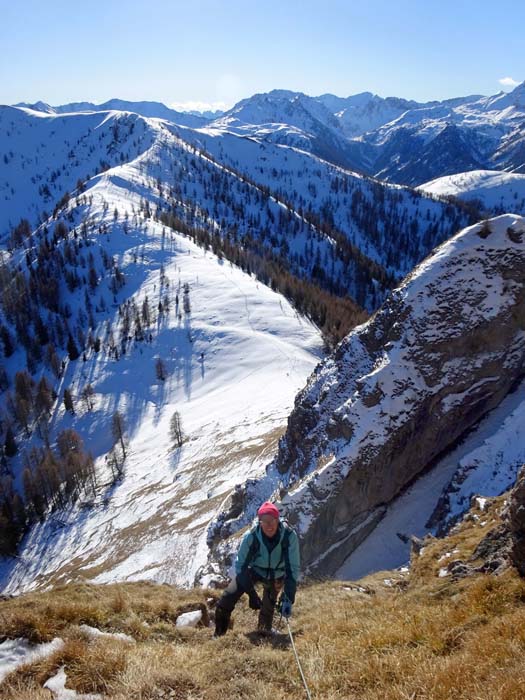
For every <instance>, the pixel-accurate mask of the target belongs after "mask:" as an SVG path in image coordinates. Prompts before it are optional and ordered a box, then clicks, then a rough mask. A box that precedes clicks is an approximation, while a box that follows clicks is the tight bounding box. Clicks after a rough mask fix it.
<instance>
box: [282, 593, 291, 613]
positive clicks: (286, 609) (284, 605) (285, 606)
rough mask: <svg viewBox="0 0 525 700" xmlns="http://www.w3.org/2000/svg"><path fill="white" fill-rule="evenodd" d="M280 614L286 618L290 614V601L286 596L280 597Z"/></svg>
mask: <svg viewBox="0 0 525 700" xmlns="http://www.w3.org/2000/svg"><path fill="white" fill-rule="evenodd" d="M281 615H282V616H283V617H286V618H288V617H291V616H292V603H291V601H290V600H289V599H288V598H287V597H286V596H283V597H282V598H281Z"/></svg>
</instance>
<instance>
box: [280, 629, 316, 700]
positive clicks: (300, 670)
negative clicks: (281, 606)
mask: <svg viewBox="0 0 525 700" xmlns="http://www.w3.org/2000/svg"><path fill="white" fill-rule="evenodd" d="M284 619H285V620H286V624H287V626H288V634H289V635H290V641H291V642H292V649H293V653H294V654H295V660H296V661H297V667H298V668H299V673H300V674H301V678H302V681H303V685H304V689H305V690H306V697H307V698H308V700H312V696H311V695H310V691H309V690H308V686H307V684H306V679H305V677H304V673H303V669H302V668H301V662H300V661H299V657H298V655H297V649H296V648H295V644H294V641H293V635H292V629H291V627H290V621H289V620H288V618H287V617H285V618H284Z"/></svg>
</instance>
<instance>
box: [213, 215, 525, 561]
mask: <svg viewBox="0 0 525 700" xmlns="http://www.w3.org/2000/svg"><path fill="white" fill-rule="evenodd" d="M524 373H525V219H523V218H521V217H519V216H512V215H505V216H500V217H497V218H496V219H492V220H491V221H490V222H489V224H488V225H487V224H478V225H475V226H472V227H469V228H467V229H465V230H463V231H462V232H460V233H459V234H457V235H456V236H455V237H453V238H452V239H451V240H450V241H448V242H447V243H445V244H443V245H442V246H441V247H440V248H438V249H437V250H436V251H435V252H434V254H433V255H431V256H430V257H429V258H427V260H425V261H424V262H423V263H421V265H419V266H418V267H417V268H416V269H415V270H414V272H413V273H412V274H411V275H410V276H409V277H408V278H406V279H405V281H404V282H403V283H402V284H401V286H400V287H399V288H397V289H396V290H394V292H393V293H392V295H391V297H390V298H389V299H388V300H387V302H386V303H385V304H384V305H383V307H382V308H381V309H380V310H379V311H378V312H377V313H376V314H375V316H374V317H372V319H370V320H369V321H368V322H367V323H366V324H364V325H363V326H361V327H359V328H357V329H355V330H354V331H353V332H352V333H351V334H350V335H349V336H348V337H347V338H346V339H345V340H344V341H343V342H342V343H341V344H340V346H339V347H338V349H337V350H336V352H335V354H334V355H333V356H332V357H331V358H329V359H328V360H326V361H325V362H323V363H322V364H320V365H319V366H318V367H317V368H316V370H315V371H314V373H313V374H312V376H311V377H310V379H309V381H308V384H307V386H306V387H305V389H304V390H303V391H302V392H301V393H300V394H299V395H298V396H297V398H296V401H295V408H294V410H293V412H292V414H291V415H290V418H289V421H288V429H287V432H286V434H285V436H284V437H283V438H282V440H281V442H280V448H279V452H278V455H277V457H276V459H275V461H274V462H273V463H272V464H271V465H270V466H269V467H268V474H267V476H266V478H265V479H263V480H261V481H260V482H259V483H255V482H252V483H250V484H247V485H246V486H245V488H244V489H243V490H242V499H241V500H242V501H243V515H241V516H239V515H238V512H236V513H232V514H231V515H229V514H228V513H227V512H225V513H223V514H222V515H221V516H220V517H219V518H218V520H217V522H216V523H215V526H214V527H212V528H211V531H210V532H211V535H212V537H211V539H214V538H218V539H222V538H223V537H224V536H228V535H230V534H232V533H233V532H234V531H235V530H236V529H238V528H239V527H242V525H243V524H245V522H247V521H248V520H249V517H250V516H251V515H253V513H254V508H255V503H256V501H257V500H258V499H260V498H261V497H267V496H269V495H270V493H271V487H272V486H276V485H277V484H278V485H279V487H278V488H279V490H278V492H277V495H278V497H279V499H280V501H281V504H282V509H283V511H284V513H285V515H286V517H287V519H288V520H289V522H290V523H291V524H293V525H294V526H295V527H296V528H297V530H298V531H299V534H300V536H301V542H302V553H303V559H304V563H305V565H306V567H307V570H309V571H310V572H317V573H324V574H331V573H333V572H334V571H335V570H336V569H337V568H338V567H339V566H340V565H341V563H342V562H343V561H344V560H345V558H346V557H347V556H348V555H349V554H350V552H351V551H353V549H354V548H355V547H356V546H357V545H358V544H359V543H360V542H361V541H362V540H363V539H364V537H365V536H366V535H367V534H368V532H369V531H370V530H371V529H372V528H373V526H374V525H375V523H376V522H377V521H378V519H379V518H380V517H381V515H382V513H383V511H384V507H385V505H386V504H388V503H389V502H390V501H391V500H392V499H393V498H394V497H395V496H396V495H397V494H398V493H399V492H400V491H401V490H402V489H403V488H404V487H405V486H406V485H407V484H408V483H409V482H410V481H411V480H412V479H414V478H415V477H416V476H417V475H418V474H419V473H421V472H422V471H423V470H425V469H426V468H427V467H428V466H429V465H430V464H431V463H432V461H433V460H434V459H435V458H436V457H437V456H438V455H439V454H440V453H442V452H443V451H445V450H446V449H447V448H449V447H450V446H451V445H452V444H453V443H454V442H455V441H456V440H457V439H458V438H459V437H460V436H461V435H462V434H464V433H465V431H467V430H468V429H469V428H470V427H471V426H473V424H474V423H475V422H476V421H478V420H479V419H480V418H481V417H482V416H483V415H484V414H485V413H486V412H487V411H489V410H491V409H492V408H494V407H495V406H496V405H497V404H498V403H499V402H500V401H501V400H502V399H503V398H504V396H505V395H506V394H507V393H508V392H509V390H510V389H511V387H512V386H513V385H514V384H515V383H516V382H517V381H518V380H519V379H520V377H522V376H523V374H524ZM265 489H266V492H265ZM237 500H239V493H238V494H237Z"/></svg>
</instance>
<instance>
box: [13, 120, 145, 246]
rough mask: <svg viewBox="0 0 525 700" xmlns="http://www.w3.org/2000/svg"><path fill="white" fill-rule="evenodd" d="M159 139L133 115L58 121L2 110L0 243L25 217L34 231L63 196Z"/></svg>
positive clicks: (137, 154)
mask: <svg viewBox="0 0 525 700" xmlns="http://www.w3.org/2000/svg"><path fill="white" fill-rule="evenodd" d="M155 137H156V133H155V130H154V129H153V128H152V127H151V123H148V122H147V120H145V119H142V118H141V117H139V116H138V115H136V114H132V113H127V112H93V113H85V114H84V113H79V114H75V115H67V116H66V115H64V116H57V115H55V114H46V113H44V112H37V111H33V110H28V109H18V108H14V107H1V106H0V154H1V155H0V198H1V201H2V206H1V207H0V241H3V240H5V238H6V236H7V234H8V233H9V231H10V230H11V229H12V228H13V227H14V226H16V225H17V224H18V222H19V221H20V219H21V218H25V219H28V220H29V222H30V224H31V225H32V226H36V225H37V224H38V223H40V221H41V220H45V219H46V218H47V216H48V215H50V214H51V213H52V211H53V209H54V208H55V206H56V205H57V203H58V202H59V201H60V200H61V198H62V197H63V196H64V195H66V194H67V193H73V192H75V191H77V189H78V187H79V186H80V189H81V188H82V186H81V185H80V183H84V182H85V181H86V180H87V179H88V178H89V177H92V176H94V175H95V174H96V173H98V172H100V171H102V170H105V169H107V168H108V167H110V166H114V165H117V164H119V163H121V162H127V161H130V160H132V159H134V158H136V157H137V156H139V155H140V154H142V153H143V152H144V151H147V150H148V149H149V148H150V147H151V145H152V143H153V142H154V140H155ZM79 181H80V182H79Z"/></svg>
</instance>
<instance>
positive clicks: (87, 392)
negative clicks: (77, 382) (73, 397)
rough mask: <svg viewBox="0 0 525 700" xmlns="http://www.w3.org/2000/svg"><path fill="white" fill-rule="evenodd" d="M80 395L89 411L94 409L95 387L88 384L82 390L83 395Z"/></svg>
mask: <svg viewBox="0 0 525 700" xmlns="http://www.w3.org/2000/svg"><path fill="white" fill-rule="evenodd" d="M80 395H81V397H82V400H83V401H84V402H85V404H86V408H87V410H88V411H91V410H92V409H93V396H94V395H95V390H94V389H93V385H92V384H87V385H86V386H85V387H84V388H83V389H82V393H81V394H80Z"/></svg>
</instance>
